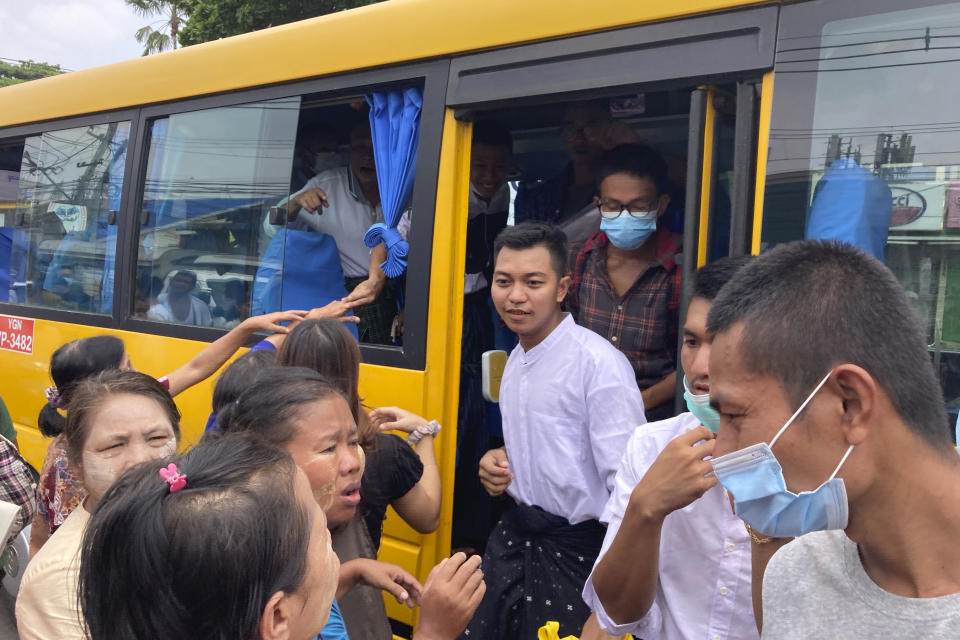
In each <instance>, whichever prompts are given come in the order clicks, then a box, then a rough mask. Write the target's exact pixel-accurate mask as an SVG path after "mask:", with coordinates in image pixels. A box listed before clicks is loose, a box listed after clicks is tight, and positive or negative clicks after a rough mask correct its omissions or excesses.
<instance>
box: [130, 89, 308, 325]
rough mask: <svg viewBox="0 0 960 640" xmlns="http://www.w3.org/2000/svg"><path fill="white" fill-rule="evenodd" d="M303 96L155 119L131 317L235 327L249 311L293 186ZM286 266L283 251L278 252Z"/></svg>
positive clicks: (277, 256) (279, 260)
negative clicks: (278, 208) (275, 213)
mask: <svg viewBox="0 0 960 640" xmlns="http://www.w3.org/2000/svg"><path fill="white" fill-rule="evenodd" d="M299 107H300V99H299V97H296V98H288V99H281V100H273V101H270V102H263V103H257V104H246V105H238V106H231V107H223V108H216V109H207V110H202V111H192V112H188V113H180V114H173V115H170V116H169V117H164V118H158V119H156V120H154V121H153V122H152V123H151V125H150V145H149V152H148V160H147V170H146V184H145V188H144V195H143V201H142V203H141V210H142V213H141V214H140V243H139V256H138V260H137V283H136V293H135V296H134V315H135V316H137V317H141V318H147V319H150V320H156V321H160V322H171V323H177V324H188V325H195V326H207V327H209V326H216V327H223V328H230V327H233V326H235V325H236V324H238V323H239V322H240V321H241V320H243V319H244V318H245V317H247V316H248V315H250V313H251V310H250V308H251V296H252V294H253V291H254V280H255V277H256V275H257V271H258V269H259V268H260V267H261V263H262V262H263V260H264V256H265V255H266V254H267V248H268V246H269V244H270V240H271V238H270V235H269V234H268V233H267V230H268V229H269V222H268V218H269V210H270V208H271V207H273V206H275V205H276V204H277V203H278V202H280V201H281V200H282V199H284V198H285V197H286V196H287V194H288V187H289V184H290V168H291V165H292V161H293V144H294V138H295V133H296V126H297V116H298V110H299ZM273 259H274V260H275V261H276V264H277V267H278V269H279V268H282V260H283V255H282V252H281V253H280V254H278V255H276V256H274V257H273Z"/></svg>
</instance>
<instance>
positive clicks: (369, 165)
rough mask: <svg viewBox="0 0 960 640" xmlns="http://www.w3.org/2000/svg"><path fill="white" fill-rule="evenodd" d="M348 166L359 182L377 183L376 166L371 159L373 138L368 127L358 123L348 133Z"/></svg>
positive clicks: (365, 184) (363, 183) (365, 183)
mask: <svg viewBox="0 0 960 640" xmlns="http://www.w3.org/2000/svg"><path fill="white" fill-rule="evenodd" d="M350 168H351V169H353V173H354V174H356V176H357V180H359V181H360V184H362V185H364V186H367V185H375V184H377V167H376V165H375V164H374V161H373V140H372V139H371V138H370V127H368V126H366V125H360V126H358V127H356V128H355V129H354V130H353V133H352V134H351V135H350Z"/></svg>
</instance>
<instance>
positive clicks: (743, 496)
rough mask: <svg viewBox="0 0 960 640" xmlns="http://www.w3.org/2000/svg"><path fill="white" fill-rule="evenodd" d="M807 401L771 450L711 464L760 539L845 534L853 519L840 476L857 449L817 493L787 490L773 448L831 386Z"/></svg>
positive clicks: (764, 447)
mask: <svg viewBox="0 0 960 640" xmlns="http://www.w3.org/2000/svg"><path fill="white" fill-rule="evenodd" d="M829 379H830V374H829V373H828V374H827V375H826V376H825V377H824V378H823V380H821V381H820V384H818V385H817V387H816V388H815V389H814V390H813V393H811V394H810V395H809V396H807V399H806V400H804V401H803V404H801V405H800V408H799V409H797V411H796V413H794V414H793V415H792V416H790V419H789V420H787V423H786V424H784V425H783V427H782V428H781V429H780V431H779V432H777V435H775V436H774V437H773V440H771V441H770V444H769V445H768V444H766V443H764V442H760V443H758V444H755V445H752V446H749V447H746V448H744V449H740V450H739V451H734V452H733V453H728V454H727V455H725V456H720V457H719V458H715V459H713V460H711V461H710V464H711V465H713V472H714V473H715V474H716V476H717V480H718V481H719V482H720V484H722V485H723V488H724V489H726V490H727V491H728V492H730V493H731V494H732V495H733V510H734V512H735V513H736V514H737V515H738V516H739V517H740V519H741V520H743V521H744V522H746V523H747V524H749V525H750V526H751V527H753V528H754V529H755V530H756V531H758V532H759V533H762V534H764V535H768V536H774V537H776V538H789V537H795V536H802V535H804V534H806V533H810V532H812V531H826V530H828V529H845V528H846V527H847V520H848V518H849V511H848V509H849V507H848V505H847V490H846V488H845V487H844V484H843V479H842V478H837V477H836V476H837V472H838V471H840V467H842V466H843V463H844V462H846V460H847V456H849V455H850V452H851V451H853V445H850V447H848V448H847V452H846V453H845V454H844V455H843V458H841V460H840V464H838V465H837V468H836V469H834V470H833V473H832V474H830V477H829V478H828V479H827V481H826V482H824V483H823V484H821V485H820V486H819V487H817V489H815V490H814V491H804V492H802V493H793V492H792V491H790V490H789V489H787V484H786V482H785V481H784V479H783V469H782V468H781V467H780V463H779V462H777V458H776V456H774V455H773V451H772V450H771V447H773V445H774V444H776V442H777V439H778V438H780V436H781V435H782V434H783V432H784V431H786V430H787V427H789V426H790V425H791V424H792V423H793V421H794V420H795V419H796V418H797V416H798V415H800V412H801V411H803V409H804V408H805V407H806V406H807V403H809V402H810V400H812V399H813V396H815V395H816V393H817V391H819V390H820V389H821V388H822V387H823V385H824V384H826V382H827V380H829Z"/></svg>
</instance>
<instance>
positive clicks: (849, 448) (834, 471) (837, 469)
mask: <svg viewBox="0 0 960 640" xmlns="http://www.w3.org/2000/svg"><path fill="white" fill-rule="evenodd" d="M852 452H853V445H850V446H849V447H847V452H846V453H845V454H843V457H842V458H840V464H838V465H837V468H836V469H834V470H833V473H831V474H830V477H829V478H827V482H830V481H831V480H833V479H834V478H836V477H837V474H838V473H840V467H842V466H843V463H844V462H846V461H847V458H849V457H850V454H851V453H852Z"/></svg>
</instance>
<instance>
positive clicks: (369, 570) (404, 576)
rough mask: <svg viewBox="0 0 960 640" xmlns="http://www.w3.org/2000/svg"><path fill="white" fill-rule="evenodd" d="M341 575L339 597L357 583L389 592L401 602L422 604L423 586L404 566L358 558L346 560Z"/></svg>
mask: <svg viewBox="0 0 960 640" xmlns="http://www.w3.org/2000/svg"><path fill="white" fill-rule="evenodd" d="M340 576H341V579H340V585H339V586H340V588H338V590H337V596H338V597H342V596H343V595H344V594H346V593H347V592H349V591H350V589H352V588H353V587H354V586H356V585H357V584H365V585H367V586H370V587H375V588H377V589H382V590H384V591H387V592H389V593H390V595H392V596H393V597H394V598H396V599H397V602H398V603H399V604H405V605H407V606H408V607H415V606H417V605H418V604H420V599H421V597H422V594H423V586H422V585H421V584H420V583H419V582H417V579H416V578H414V577H413V576H412V575H410V574H409V573H408V572H407V571H405V570H404V569H403V568H402V567H398V566H397V565H395V564H390V563H388V562H380V561H379V560H370V559H368V558H358V559H356V560H350V561H349V562H345V563H343V565H342V567H341V570H340Z"/></svg>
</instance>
